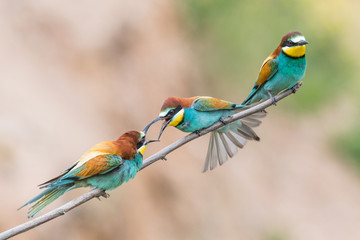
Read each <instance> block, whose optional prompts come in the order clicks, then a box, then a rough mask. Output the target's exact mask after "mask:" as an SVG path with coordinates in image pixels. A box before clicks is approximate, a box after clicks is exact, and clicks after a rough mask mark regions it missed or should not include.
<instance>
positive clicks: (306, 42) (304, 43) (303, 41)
mask: <svg viewBox="0 0 360 240" xmlns="http://www.w3.org/2000/svg"><path fill="white" fill-rule="evenodd" d="M306 44H309V42H308V41H306V40H301V41H300V42H299V45H300V46H302V45H306Z"/></svg>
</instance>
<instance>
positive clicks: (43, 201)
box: [18, 184, 74, 218]
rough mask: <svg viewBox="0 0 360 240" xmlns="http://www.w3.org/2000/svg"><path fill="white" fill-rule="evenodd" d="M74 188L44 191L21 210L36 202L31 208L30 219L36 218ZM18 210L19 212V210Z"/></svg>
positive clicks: (54, 188)
mask: <svg viewBox="0 0 360 240" xmlns="http://www.w3.org/2000/svg"><path fill="white" fill-rule="evenodd" d="M73 188H74V184H67V185H61V186H56V187H51V188H49V189H46V190H44V191H43V192H42V193H40V194H39V195H37V196H36V197H34V198H33V199H31V200H30V201H29V202H27V203H25V204H24V205H23V206H21V207H20V208H19V209H21V208H23V207H25V206H26V205H29V204H31V203H34V202H36V203H35V204H34V205H33V206H31V207H30V208H29V211H28V218H32V217H34V216H35V215H36V214H37V213H38V212H40V211H41V210H42V209H43V208H45V207H46V206H47V205H49V204H50V203H52V202H53V201H55V200H56V199H57V198H58V197H60V196H61V195H63V194H64V193H66V192H67V191H69V190H71V189H73ZM19 209H18V210H19Z"/></svg>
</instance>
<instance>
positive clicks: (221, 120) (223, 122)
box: [219, 116, 232, 125]
mask: <svg viewBox="0 0 360 240" xmlns="http://www.w3.org/2000/svg"><path fill="white" fill-rule="evenodd" d="M229 117H231V118H232V116H229ZM219 122H221V123H222V124H223V125H226V122H225V118H224V117H221V118H220V119H219Z"/></svg>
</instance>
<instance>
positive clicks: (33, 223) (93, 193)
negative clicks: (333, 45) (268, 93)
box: [0, 82, 302, 240]
mask: <svg viewBox="0 0 360 240" xmlns="http://www.w3.org/2000/svg"><path fill="white" fill-rule="evenodd" d="M301 85H302V82H300V83H298V85H296V87H295V90H297V89H299V88H300V87H301ZM292 93H294V91H293V90H292V89H289V90H286V91H284V92H282V93H280V94H278V95H277V96H275V99H276V101H277V102H278V101H280V100H281V99H283V98H285V97H287V96H289V95H290V94H292ZM272 104H273V102H272V100H271V99H268V100H266V101H264V102H262V103H260V104H257V105H255V106H253V107H250V108H248V109H247V110H244V111H241V112H238V113H236V114H234V115H232V116H229V117H227V118H225V119H223V120H224V121H223V122H224V123H226V124H228V123H231V122H233V121H236V120H238V119H240V118H244V117H246V116H249V115H251V114H253V113H256V112H258V111H260V110H264V109H265V108H267V107H269V106H271V105H272ZM224 123H222V122H217V123H215V124H213V125H212V126H210V127H208V128H204V129H202V130H200V131H199V132H198V133H191V134H188V135H186V136H185V137H183V138H181V139H179V140H177V141H176V142H174V143H172V144H170V145H168V146H167V147H165V148H163V149H161V150H160V151H159V152H157V153H155V154H153V155H152V156H150V157H148V158H147V159H145V160H144V163H143V166H142V168H141V170H142V169H144V168H146V167H147V166H149V165H150V164H153V163H154V162H156V161H158V160H160V159H165V157H166V155H167V154H169V153H171V152H172V151H174V150H175V149H177V148H179V147H181V146H182V145H184V144H186V143H188V142H190V141H192V140H194V139H196V138H198V137H200V136H202V135H204V134H207V133H209V132H211V131H213V130H215V129H218V128H220V127H222V126H224ZM101 196H103V197H107V194H106V193H105V191H104V190H102V189H92V190H90V191H89V192H87V193H85V194H83V195H81V196H80V197H78V198H75V199H74V200H72V201H70V202H68V203H66V204H64V205H63V206H61V207H59V208H56V209H54V210H52V211H50V212H48V213H46V214H44V215H42V216H40V217H37V218H35V219H33V220H30V221H28V222H26V223H23V224H21V225H18V226H16V227H14V228H11V229H9V230H7V231H5V232H2V233H0V240H2V239H8V238H11V237H13V236H15V235H18V234H20V233H23V232H26V231H28V230H30V229H32V228H35V227H37V226H39V225H41V224H43V223H46V222H48V221H50V220H52V219H54V218H57V217H60V216H62V215H64V214H65V213H66V212H68V211H70V210H71V209H73V208H75V207H77V206H79V205H81V204H83V203H85V202H87V201H89V200H90V199H93V198H95V197H97V198H99V197H101Z"/></svg>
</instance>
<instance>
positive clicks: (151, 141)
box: [144, 139, 160, 145]
mask: <svg viewBox="0 0 360 240" xmlns="http://www.w3.org/2000/svg"><path fill="white" fill-rule="evenodd" d="M153 142H160V140H159V139H156V140H149V141H145V142H144V145H148V144H149V143H153Z"/></svg>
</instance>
